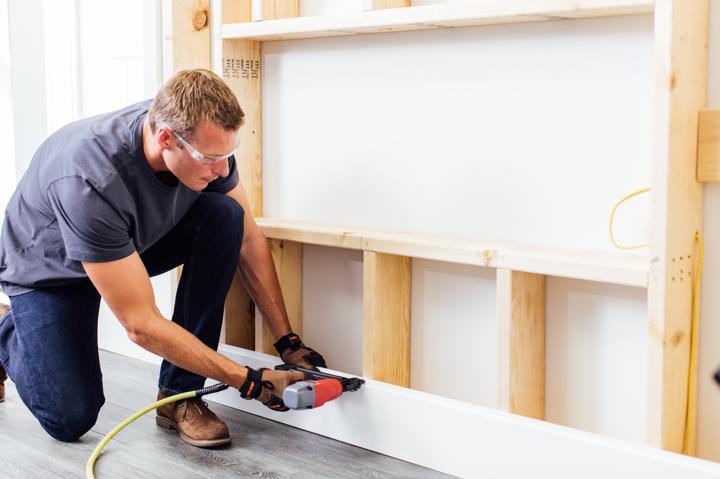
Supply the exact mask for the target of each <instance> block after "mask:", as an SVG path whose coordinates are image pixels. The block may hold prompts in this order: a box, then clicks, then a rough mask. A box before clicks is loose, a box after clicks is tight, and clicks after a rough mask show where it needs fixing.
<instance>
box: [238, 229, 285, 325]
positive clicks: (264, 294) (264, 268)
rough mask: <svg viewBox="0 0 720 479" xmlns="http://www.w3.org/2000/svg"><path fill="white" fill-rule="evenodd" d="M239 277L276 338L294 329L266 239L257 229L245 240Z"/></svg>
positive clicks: (239, 265)
mask: <svg viewBox="0 0 720 479" xmlns="http://www.w3.org/2000/svg"><path fill="white" fill-rule="evenodd" d="M238 269H239V272H240V276H241V277H242V279H243V282H244V283H245V287H246V288H247V290H248V293H249V294H250V297H251V298H252V299H253V301H254V302H255V305H256V306H257V308H258V309H259V310H260V312H261V313H262V315H263V317H264V318H265V322H266V323H267V325H268V327H269V328H270V331H271V333H272V334H273V337H274V338H275V339H277V338H279V337H281V336H285V335H286V334H289V333H290V332H291V328H290V322H289V321H288V315H287V310H286V309H285V302H284V301H283V296H282V291H281V289H280V282H279V281H278V276H277V272H276V271H275V264H274V263H273V259H272V254H271V253H270V247H269V246H268V242H267V239H266V238H265V236H264V235H263V234H262V233H261V232H259V231H258V232H257V233H255V234H253V235H252V236H250V237H247V238H246V239H245V240H244V241H243V245H242V248H241V249H240V261H239V264H238Z"/></svg>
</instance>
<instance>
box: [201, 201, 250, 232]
mask: <svg viewBox="0 0 720 479" xmlns="http://www.w3.org/2000/svg"><path fill="white" fill-rule="evenodd" d="M207 196H208V198H207V200H208V201H209V203H210V205H208V207H209V208H210V209H211V210H212V217H213V218H214V220H215V225H217V227H218V229H220V230H222V232H223V236H224V237H226V238H228V239H230V238H232V239H233V240H234V241H238V242H239V241H241V240H242V237H243V232H244V227H243V225H244V221H245V210H244V209H243V207H242V206H241V205H240V203H238V202H237V201H235V200H234V199H233V198H230V197H229V196H227V195H221V194H212V193H211V194H208V195H207Z"/></svg>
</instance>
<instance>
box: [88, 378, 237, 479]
mask: <svg viewBox="0 0 720 479" xmlns="http://www.w3.org/2000/svg"><path fill="white" fill-rule="evenodd" d="M228 387H230V386H228V385H227V384H215V385H213V386H209V387H206V388H204V389H198V390H197V391H188V392H185V393H180V394H176V395H174V396H170V397H166V398H165V399H161V400H160V401H157V402H154V403H152V404H150V405H149V406H146V407H144V408H143V409H140V410H139V411H137V412H136V413H134V414H133V415H132V416H130V417H129V418H127V419H125V420H124V421H123V422H122V423H120V424H118V425H117V426H116V427H115V428H114V429H113V430H112V431H110V432H109V433H108V434H107V435H106V436H105V437H104V438H103V440H102V441H100V444H98V445H97V447H96V448H95V450H94V451H93V453H92V454H91V455H90V459H88V462H87V464H85V477H87V478H88V479H95V473H94V472H93V468H94V466H95V461H97V458H98V456H100V453H101V452H102V450H103V449H104V448H105V446H107V443H109V442H110V441H111V440H112V438H114V437H115V436H116V435H117V434H118V433H119V432H120V431H122V430H123V429H125V427H126V426H128V425H129V424H132V423H133V422H135V421H136V420H137V419H138V418H140V417H141V416H144V415H145V414H147V413H149V412H150V411H152V410H154V409H157V408H159V407H162V406H165V405H166V404H171V403H174V402H176V401H182V400H183V399H190V398H194V397H202V396H205V395H208V394H213V393H216V392H220V391H224V390H225V389H227V388H228Z"/></svg>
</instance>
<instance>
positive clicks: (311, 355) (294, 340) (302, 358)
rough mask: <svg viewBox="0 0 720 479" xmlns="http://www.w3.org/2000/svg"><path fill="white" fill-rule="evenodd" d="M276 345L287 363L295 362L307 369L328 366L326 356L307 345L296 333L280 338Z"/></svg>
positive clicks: (296, 364)
mask: <svg viewBox="0 0 720 479" xmlns="http://www.w3.org/2000/svg"><path fill="white" fill-rule="evenodd" d="M274 346H275V349H276V350H277V352H278V354H279V355H280V357H281V358H282V360H283V362H284V363H285V364H294V365H295V366H300V367H303V368H305V369H317V368H326V367H327V364H326V363H325V358H323V357H322V356H321V355H320V353H318V352H317V351H315V350H314V349H312V348H309V347H307V346H305V344H303V342H302V339H300V336H298V335H297V334H295V333H290V334H288V335H286V336H283V337H282V338H280V339H278V340H277V342H276V343H275V344H274Z"/></svg>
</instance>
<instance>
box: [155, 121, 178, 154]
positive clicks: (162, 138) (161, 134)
mask: <svg viewBox="0 0 720 479" xmlns="http://www.w3.org/2000/svg"><path fill="white" fill-rule="evenodd" d="M157 128H158V129H157V132H156V135H157V140H158V143H159V144H160V147H161V148H162V149H166V148H170V147H171V146H172V142H173V140H174V138H173V135H172V133H170V130H168V129H167V128H165V127H163V126H158V127H157Z"/></svg>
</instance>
